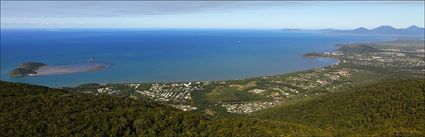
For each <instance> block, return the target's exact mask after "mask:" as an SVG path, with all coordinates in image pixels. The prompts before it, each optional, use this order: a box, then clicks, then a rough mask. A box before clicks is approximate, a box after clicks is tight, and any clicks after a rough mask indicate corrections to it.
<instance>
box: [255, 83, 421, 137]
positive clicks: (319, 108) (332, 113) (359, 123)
mask: <svg viewBox="0 0 425 137" xmlns="http://www.w3.org/2000/svg"><path fill="white" fill-rule="evenodd" d="M424 102H425V80H423V79H422V80H390V81H386V82H382V83H379V84H375V85H370V86H367V87H362V88H356V89H352V90H347V91H341V92H337V93H334V94H329V95H326V96H323V97H321V98H313V99H308V100H301V101H298V102H293V103H287V104H286V105H282V106H278V107H274V108H269V109H266V110H262V111H259V112H256V113H253V114H251V115H250V116H251V117H255V118H259V119H267V120H276V121H287V122H294V123H299V124H305V125H310V126H312V127H318V128H321V129H325V130H327V131H329V132H332V133H333V135H337V136H348V135H350V136H424V135H425V134H424V131H425V124H424V123H423V121H425V104H424Z"/></svg>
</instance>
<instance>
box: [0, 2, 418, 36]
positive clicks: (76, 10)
mask: <svg viewBox="0 0 425 137" xmlns="http://www.w3.org/2000/svg"><path fill="white" fill-rule="evenodd" d="M424 16H425V15H424V1H416V2H402V1H393V2H371V1H363V2H359V1H351V2H350V1H342V2H332V1H327V2H325V1H323V2H321V1H305V2H288V1H216V2H213V1H199V2H195V1H186V2H185V1H164V2H154V1H144V2H140V1H127V2H118V1H110V2H107V1H89V2H82V1H69V2H64V1H15V2H13V1H1V28H236V29H244V28H251V29H280V28H304V29H320V28H337V29H353V28H357V27H361V26H362V27H366V28H375V27H377V26H380V25H392V26H394V27H396V28H404V27H408V26H410V25H417V26H420V27H423V26H424Z"/></svg>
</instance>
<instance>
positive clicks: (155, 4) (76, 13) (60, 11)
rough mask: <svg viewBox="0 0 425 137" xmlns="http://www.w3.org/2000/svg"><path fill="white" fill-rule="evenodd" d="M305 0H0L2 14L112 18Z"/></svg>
mask: <svg viewBox="0 0 425 137" xmlns="http://www.w3.org/2000/svg"><path fill="white" fill-rule="evenodd" d="M305 4H308V3H305V2H270V1H268V2H251V1H215V2H214V1H198V2H196V1H185V2H182V1H143V2H140V1H119V2H118V1H67V2H65V1H15V2H11V1H2V3H1V15H2V17H55V18H56V17H58V18H61V17H116V16H143V15H164V14H185V13H199V12H209V11H226V10H234V9H253V10H254V9H258V8H267V7H274V6H282V5H305Z"/></svg>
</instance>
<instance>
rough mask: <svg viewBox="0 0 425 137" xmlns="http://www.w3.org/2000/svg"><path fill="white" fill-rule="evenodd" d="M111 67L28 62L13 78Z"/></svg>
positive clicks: (12, 72)
mask: <svg viewBox="0 0 425 137" xmlns="http://www.w3.org/2000/svg"><path fill="white" fill-rule="evenodd" d="M109 66H111V64H109V63H99V62H88V63H77V64H65V65H47V64H44V63H39V62H26V63H22V64H21V65H19V67H18V68H15V69H14V70H12V71H11V72H10V73H9V75H10V76H12V77H22V76H38V75H63V74H72V73H82V72H92V71H100V70H103V69H106V68H108V67H109Z"/></svg>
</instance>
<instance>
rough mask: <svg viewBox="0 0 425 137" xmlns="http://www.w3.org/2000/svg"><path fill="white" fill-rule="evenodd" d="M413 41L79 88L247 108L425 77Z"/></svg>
mask: <svg viewBox="0 0 425 137" xmlns="http://www.w3.org/2000/svg"><path fill="white" fill-rule="evenodd" d="M421 44H422V45H421ZM410 45H413V46H399V47H397V46H394V45H392V46H385V44H382V43H381V44H379V43H378V44H376V43H372V44H347V45H343V46H340V47H339V48H338V49H337V50H336V51H334V52H324V53H314V54H309V55H314V56H315V57H331V58H336V59H338V60H339V63H338V64H335V65H331V66H327V67H323V68H316V69H312V70H307V71H301V72H294V73H288V74H282V75H275V76H261V77H255V78H248V79H241V80H227V81H192V82H176V83H127V84H104V85H100V84H97V85H88V86H87V85H86V86H79V87H76V88H74V90H75V91H80V92H85V93H94V94H111V95H118V96H124V97H130V98H133V99H149V100H151V101H154V102H157V103H161V104H165V105H169V106H172V107H175V108H178V109H180V110H183V111H200V112H203V111H204V110H208V112H209V113H210V112H211V111H216V112H219V111H220V110H218V109H217V106H219V107H221V108H223V109H224V110H225V111H226V112H229V113H235V114H247V113H252V112H255V111H258V110H261V109H265V108H269V107H272V106H275V105H281V104H284V103H286V102H290V101H293V100H296V99H302V98H305V97H309V96H321V95H325V94H331V93H333V92H335V91H337V90H338V89H341V88H347V87H353V86H356V85H366V84H369V83H373V82H374V81H378V80H381V79H385V78H388V77H391V76H393V75H404V76H415V77H424V76H425V75H424V74H425V62H424V61H425V50H424V47H423V41H422V43H414V44H410ZM388 47H390V48H388ZM195 94H196V96H195Z"/></svg>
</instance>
